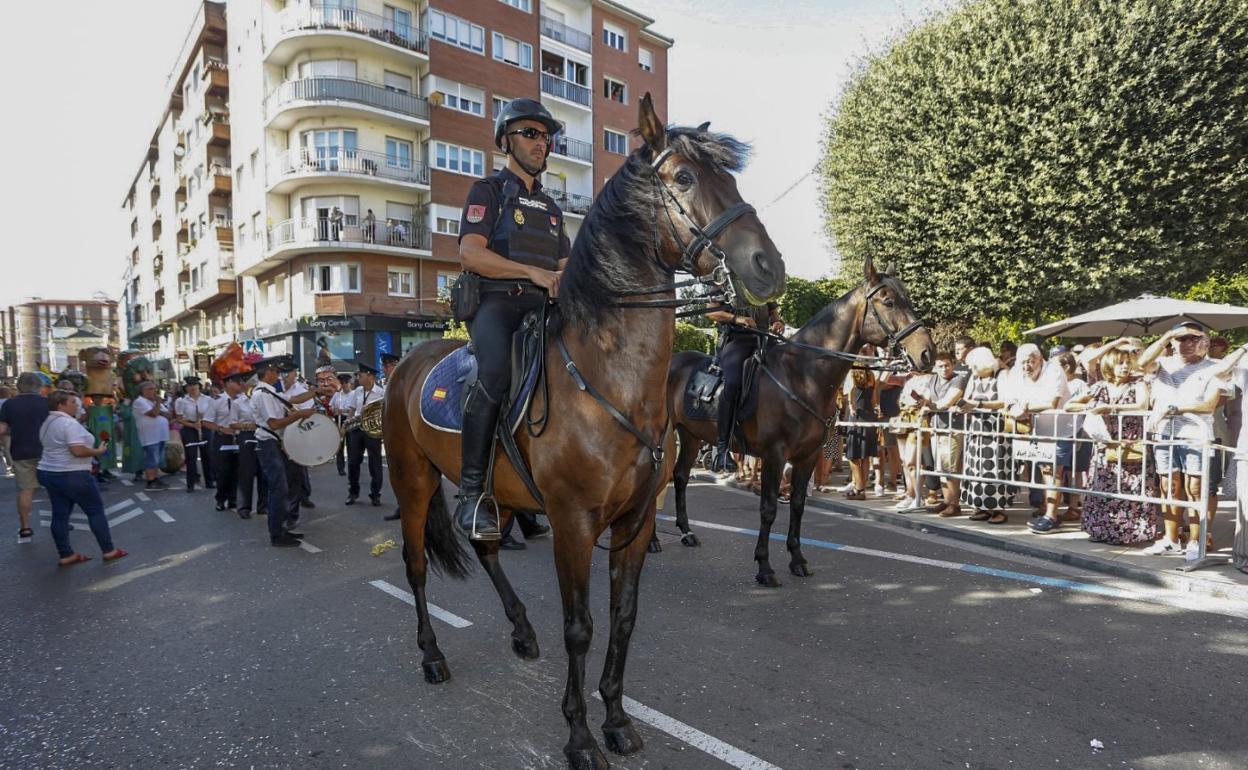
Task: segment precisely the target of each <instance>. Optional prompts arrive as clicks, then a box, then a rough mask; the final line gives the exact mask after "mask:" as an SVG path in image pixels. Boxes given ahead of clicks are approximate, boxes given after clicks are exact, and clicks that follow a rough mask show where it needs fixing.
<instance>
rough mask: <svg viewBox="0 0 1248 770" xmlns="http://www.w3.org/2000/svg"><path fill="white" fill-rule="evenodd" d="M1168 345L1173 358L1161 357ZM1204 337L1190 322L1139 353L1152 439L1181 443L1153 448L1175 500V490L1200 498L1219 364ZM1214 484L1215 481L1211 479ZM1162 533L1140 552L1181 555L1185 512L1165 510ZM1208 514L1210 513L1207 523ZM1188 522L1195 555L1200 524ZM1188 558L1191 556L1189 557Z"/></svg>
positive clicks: (1200, 327)
mask: <svg viewBox="0 0 1248 770" xmlns="http://www.w3.org/2000/svg"><path fill="white" fill-rule="evenodd" d="M1171 343H1173V344H1174V346H1175V351H1176V354H1175V355H1174V356H1171V357H1169V358H1162V352H1163V351H1164V350H1165V349H1166V346H1167V345H1169V344H1171ZM1208 352H1209V335H1208V333H1207V332H1206V330H1205V327H1204V326H1203V325H1202V324H1199V323H1197V322H1195V321H1187V322H1184V323H1181V324H1179V325H1177V326H1175V327H1174V328H1172V329H1171V330H1170V331H1168V332H1166V333H1165V334H1163V335H1161V337H1160V338H1159V339H1158V340H1157V341H1156V342H1154V343H1153V344H1152V345H1149V346H1148V348H1147V349H1146V350H1145V351H1144V352H1143V353H1141V354H1140V359H1139V366H1140V368H1141V369H1143V370H1144V371H1145V372H1151V373H1154V375H1155V379H1154V381H1153V388H1152V394H1153V414H1152V416H1150V417H1149V418H1148V429H1149V431H1150V432H1152V434H1153V438H1154V439H1158V440H1169V439H1181V442H1180V443H1176V444H1166V445H1162V446H1158V447H1156V451H1155V458H1156V468H1157V475H1158V476H1159V477H1160V478H1161V485H1162V489H1163V490H1164V492H1165V494H1166V497H1168V498H1170V499H1177V498H1178V497H1179V494H1178V493H1179V491H1183V492H1185V494H1184V495H1183V497H1184V498H1185V499H1188V500H1200V499H1201V497H1202V495H1204V494H1205V489H1206V488H1211V486H1210V487H1207V486H1206V484H1205V483H1204V481H1205V480H1204V479H1203V474H1204V463H1203V451H1202V446H1203V445H1204V444H1205V443H1206V442H1208V441H1210V440H1212V437H1213V410H1214V409H1215V408H1216V407H1217V405H1218V401H1219V399H1220V398H1221V395H1222V385H1221V383H1220V382H1218V381H1217V379H1216V370H1218V369H1219V368H1220V367H1219V363H1218V362H1217V361H1214V360H1212V359H1210V358H1209V357H1208V355H1207V354H1208ZM1210 481H1214V479H1210ZM1164 509H1165V535H1164V536H1163V537H1162V539H1161V540H1158V541H1157V542H1156V543H1154V544H1153V545H1152V546H1150V547H1149V548H1148V549H1146V550H1145V553H1148V554H1153V555H1162V554H1179V553H1182V550H1183V549H1182V545H1181V543H1180V541H1179V529H1180V526H1181V524H1182V522H1183V521H1184V519H1185V518H1186V517H1187V515H1188V513H1189V511H1188V509H1186V508H1183V507H1181V506H1177V505H1167V506H1164ZM1212 515H1213V512H1212V511H1210V512H1209V518H1210V519H1211V520H1212ZM1193 518H1194V519H1195V523H1189V525H1188V526H1189V528H1190V531H1191V533H1192V535H1191V539H1190V540H1189V541H1188V544H1187V547H1188V548H1189V549H1190V550H1192V551H1193V552H1199V549H1200V538H1201V537H1202V536H1203V534H1204V533H1202V532H1201V531H1200V520H1199V517H1198V516H1193ZM1189 555H1190V554H1189Z"/></svg>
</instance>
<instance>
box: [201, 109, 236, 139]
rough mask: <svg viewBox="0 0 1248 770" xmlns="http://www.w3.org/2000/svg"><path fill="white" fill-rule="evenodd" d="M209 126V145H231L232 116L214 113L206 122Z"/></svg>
mask: <svg viewBox="0 0 1248 770" xmlns="http://www.w3.org/2000/svg"><path fill="white" fill-rule="evenodd" d="M204 122H205V124H206V125H207V126H208V129H209V131H208V143H209V144H214V145H216V146H218V147H228V146H229V144H230V116H229V115H224V114H222V113H219V112H214V113H212V114H211V115H209V116H208V119H207V120H205V121H204Z"/></svg>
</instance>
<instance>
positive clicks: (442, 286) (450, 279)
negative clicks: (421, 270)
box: [437, 270, 459, 302]
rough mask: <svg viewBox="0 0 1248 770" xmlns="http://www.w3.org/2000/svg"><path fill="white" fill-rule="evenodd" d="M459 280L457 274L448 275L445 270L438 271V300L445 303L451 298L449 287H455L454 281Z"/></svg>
mask: <svg viewBox="0 0 1248 770" xmlns="http://www.w3.org/2000/svg"><path fill="white" fill-rule="evenodd" d="M457 278H459V273H448V272H447V271H445V270H439V271H438V295H437V296H438V299H439V300H440V301H443V302H446V301H449V300H450V298H451V287H453V286H454V285H455V280H456V279H457Z"/></svg>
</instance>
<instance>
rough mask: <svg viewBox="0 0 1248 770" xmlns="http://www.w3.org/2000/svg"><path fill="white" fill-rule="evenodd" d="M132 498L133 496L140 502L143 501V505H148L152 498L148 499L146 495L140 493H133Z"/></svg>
mask: <svg viewBox="0 0 1248 770" xmlns="http://www.w3.org/2000/svg"><path fill="white" fill-rule="evenodd" d="M134 496H135V497H137V498H139V499H140V500H142V501H143V502H145V503H150V502H151V501H152V498H150V497H148V496H147V495H146V494H144V493H142V492H135V493H134Z"/></svg>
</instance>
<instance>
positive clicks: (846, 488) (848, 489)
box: [836, 481, 854, 493]
mask: <svg viewBox="0 0 1248 770" xmlns="http://www.w3.org/2000/svg"><path fill="white" fill-rule="evenodd" d="M836 491H837V492H842V493H849V492H853V491H854V482H852V481H851V482H849V483H848V484H846V485H845V486H843V487H841V488H840V489H838V490H836Z"/></svg>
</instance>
